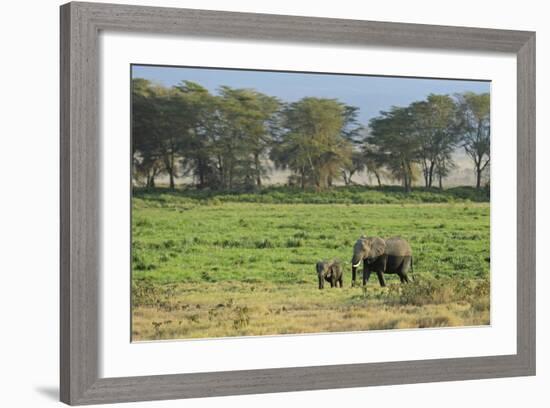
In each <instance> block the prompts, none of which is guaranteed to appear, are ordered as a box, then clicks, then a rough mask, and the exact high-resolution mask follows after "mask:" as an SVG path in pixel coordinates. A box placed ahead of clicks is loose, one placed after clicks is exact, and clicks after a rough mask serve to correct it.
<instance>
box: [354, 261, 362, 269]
mask: <svg viewBox="0 0 550 408" xmlns="http://www.w3.org/2000/svg"><path fill="white" fill-rule="evenodd" d="M352 265H353V264H352ZM359 265H361V259H360V260H359V262H357V265H353V267H354V268H358V267H359Z"/></svg>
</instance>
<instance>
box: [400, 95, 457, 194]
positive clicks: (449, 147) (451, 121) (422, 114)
mask: <svg viewBox="0 0 550 408" xmlns="http://www.w3.org/2000/svg"><path fill="white" fill-rule="evenodd" d="M409 108H410V111H411V115H412V128H413V132H414V134H415V135H416V137H418V139H419V141H420V147H419V149H418V157H419V161H420V163H421V165H422V173H423V176H424V183H425V186H426V187H432V183H433V181H434V178H435V177H434V176H435V171H436V167H437V166H438V163H444V162H445V163H448V164H450V163H451V155H452V152H453V151H454V149H455V147H456V144H457V142H458V131H457V130H458V127H457V123H456V117H457V112H456V111H457V108H456V104H455V101H454V100H453V99H452V98H451V97H450V96H447V95H435V94H430V95H428V98H427V99H426V100H425V101H420V102H414V103H412V104H411V105H410V107H409ZM440 169H441V165H440ZM438 174H439V175H443V173H442V172H441V171H440V172H439V173H438Z"/></svg>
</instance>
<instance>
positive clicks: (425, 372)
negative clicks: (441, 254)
mask: <svg viewBox="0 0 550 408" xmlns="http://www.w3.org/2000/svg"><path fill="white" fill-rule="evenodd" d="M101 30H109V31H132V32H140V33H161V34H175V35H186V36H212V37H223V38H239V39H256V40H258V39H260V40H267V41H282V40H283V41H290V42H310V43H323V44H343V45H344V44H345V45H352V46H357V47H361V46H364V45H379V46H399V47H415V48H435V49H450V50H470V51H471V50H476V51H482V52H505V53H514V54H515V55H516V56H517V80H518V81H517V87H518V89H517V91H518V92H517V113H518V117H517V125H518V128H517V140H518V152H517V180H518V185H517V211H518V213H517V228H518V229H517V231H518V241H517V256H518V258H517V262H518V263H517V278H518V279H517V354H514V355H506V356H487V357H472V358H452V359H437V360H419V361H401V362H388V363H371V364H347V365H332V366H318V367H299V368H280V369H261V370H246V371H229V372H216V373H203V374H175V375H159V376H145V377H127V378H99V375H98V328H99V322H98V318H99V311H98V299H99V286H98V277H99V242H100V241H99V240H100V230H99V218H98V217H99V211H98V208H99V204H98V197H99V193H100V186H99V166H98V163H99V162H100V159H101V158H100V153H99V135H98V101H99V99H98V72H99V69H98V60H99V59H98V57H99V56H98V34H99V32H100V31H101ZM60 92H61V117H60V120H61V125H60V127H61V163H60V167H61V197H60V200H61V237H60V238H61V254H60V256H61V279H60V290H61V307H60V314H61V324H60V327H61V329H60V330H61V333H60V334H61V344H60V352H61V361H60V371H61V374H60V382H61V401H63V402H65V403H67V404H74V405H77V404H95V403H112V402H126V401H141V400H154V399H173V398H194V397H207V396H220V395H235V394H256V393H268V392H282V391H299V390H318V389H327V388H347V387H364V386H373V385H387V384H403V383H419V382H432V381H452V380H466V379H478V378H495V377H510V376H525V375H534V374H535V33H533V32H526V31H509V30H493V29H482V28H462V27H445V26H434V25H418V24H401V23H384V22H371V21H357V20H340V19H325V18H311V17H293V16H282V15H266V14H247V13H233V12H219V11H204V10H189V9H172V8H157V7H139V6H127V5H113V4H94V3H69V4H66V5H63V6H61V89H60Z"/></svg>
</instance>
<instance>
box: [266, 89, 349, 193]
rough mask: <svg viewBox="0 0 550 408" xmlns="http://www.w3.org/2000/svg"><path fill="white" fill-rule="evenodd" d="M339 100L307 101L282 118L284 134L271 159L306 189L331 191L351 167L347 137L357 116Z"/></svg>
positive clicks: (288, 107)
mask: <svg viewBox="0 0 550 408" xmlns="http://www.w3.org/2000/svg"><path fill="white" fill-rule="evenodd" d="M350 112H352V111H351V110H350V109H349V108H347V107H346V105H344V104H342V103H340V102H338V101H337V100H335V99H324V98H311V97H307V98H303V99H301V100H299V101H298V102H294V103H292V104H290V105H287V106H286V108H285V109H284V111H283V113H282V116H283V119H282V125H283V128H284V131H283V132H282V134H281V135H280V138H279V140H278V141H277V143H275V145H274V147H273V149H272V153H271V157H272V159H273V160H274V162H275V164H276V165H277V166H278V167H280V168H288V169H290V170H291V171H292V172H293V173H294V174H296V175H297V176H298V177H299V179H300V185H301V187H302V188H305V187H306V186H307V185H308V184H313V185H314V186H315V187H316V188H317V189H324V188H327V187H329V186H330V185H331V184H332V182H333V180H335V179H337V178H339V177H340V175H341V169H342V168H343V167H344V166H346V165H347V164H349V162H350V160H351V155H352V147H351V143H350V141H349V140H348V138H347V137H346V134H345V132H346V130H349V128H348V125H350V121H351V118H353V117H354V116H353V115H352V114H350Z"/></svg>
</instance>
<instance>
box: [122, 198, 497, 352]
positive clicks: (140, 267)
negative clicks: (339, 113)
mask: <svg viewBox="0 0 550 408" xmlns="http://www.w3.org/2000/svg"><path fill="white" fill-rule="evenodd" d="M132 203H133V217H132V235H133V237H132V238H133V239H132V269H133V272H132V302H133V311H132V319H133V321H132V334H133V336H132V337H133V340H134V341H140V340H155V339H175V338H197V337H220V336H245V335H267V334H285V333H311V332H325V331H354V330H372V329H392V328H418V327H444V326H462V325H484V324H488V323H489V203H488V202H487V198H486V197H485V196H484V194H483V192H481V193H479V192H476V191H474V190H472V189H465V188H462V189H454V190H447V191H445V192H443V193H440V192H437V191H416V192H413V193H412V194H411V195H407V196H405V195H403V194H402V193H400V192H399V191H398V190H397V189H392V188H388V189H382V190H365V189H364V188H347V189H343V188H342V189H337V190H336V191H332V192H327V193H320V194H319V193H296V192H292V191H288V190H287V189H268V190H266V191H265V192H264V193H262V194H251V193H250V194H244V193H243V194H213V193H208V192H198V191H177V192H169V191H167V190H162V189H161V190H155V191H143V190H136V191H135V192H134V198H133V202H132ZM361 234H365V235H379V236H382V237H390V236H394V235H400V236H402V237H404V238H406V239H407V240H408V241H409V242H410V244H411V246H412V248H413V251H414V256H415V262H414V272H413V274H412V275H413V276H414V278H415V280H414V282H412V283H410V284H409V285H401V284H400V283H399V280H398V279H397V277H395V276H394V275H386V278H387V283H388V287H386V288H380V287H379V285H378V282H377V280H376V279H372V278H371V281H370V282H369V285H368V287H367V289H366V290H363V289H362V288H360V287H354V288H352V287H351V272H350V263H349V260H350V258H351V252H352V246H353V244H354V242H355V240H356V239H357V238H358V237H359V236H361ZM330 258H338V259H340V260H342V261H343V262H344V263H345V265H344V268H345V275H344V288H343V289H340V288H338V289H330V287H329V288H327V287H325V289H324V290H322V291H320V290H318V289H317V276H316V273H315V263H316V262H317V261H318V260H320V259H330Z"/></svg>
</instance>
